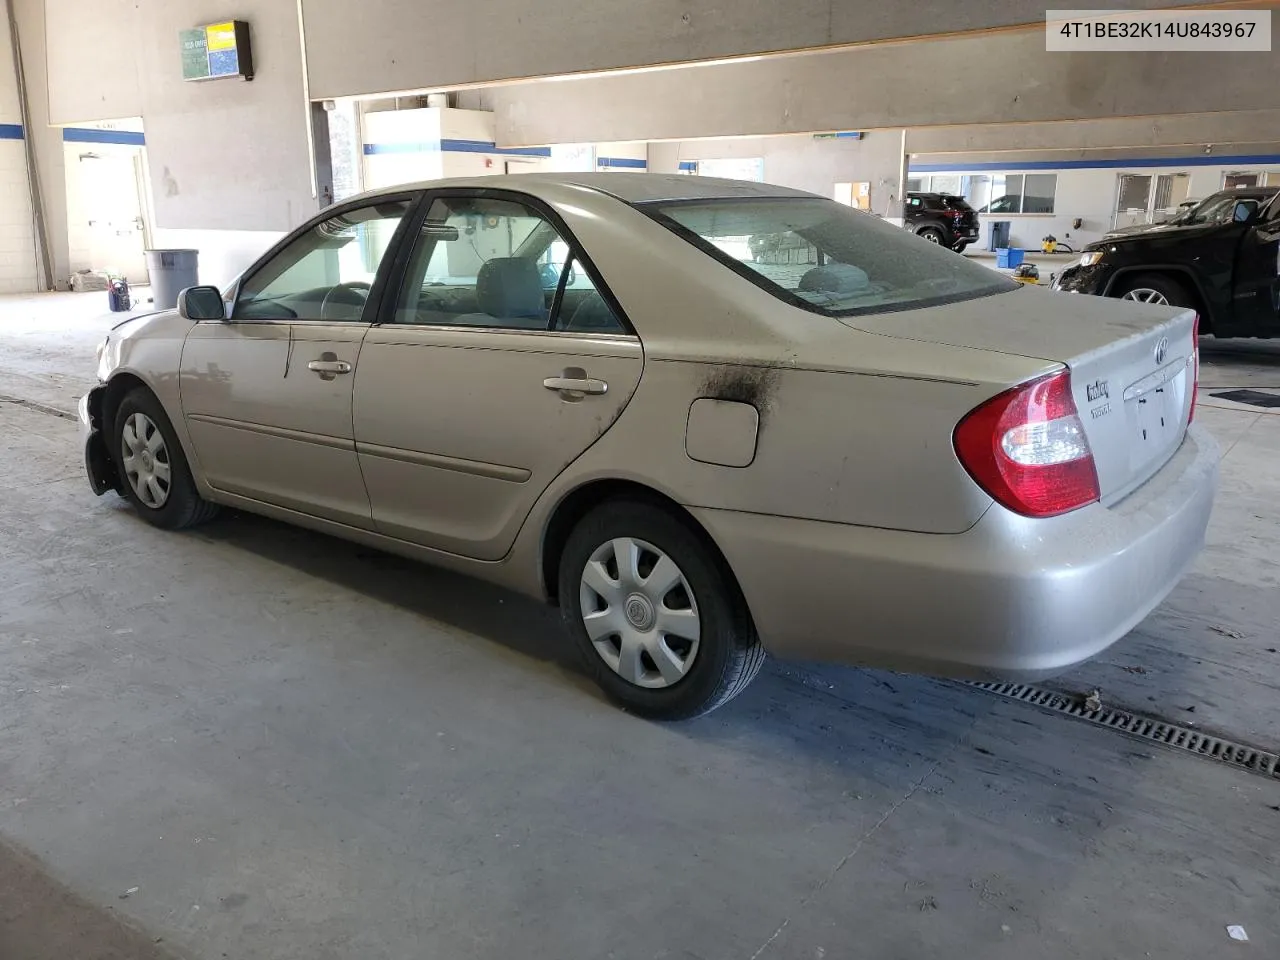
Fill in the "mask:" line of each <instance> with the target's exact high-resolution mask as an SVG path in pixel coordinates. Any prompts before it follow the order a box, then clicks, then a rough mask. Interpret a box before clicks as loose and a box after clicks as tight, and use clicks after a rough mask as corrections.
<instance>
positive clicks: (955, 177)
mask: <svg viewBox="0 0 1280 960" xmlns="http://www.w3.org/2000/svg"><path fill="white" fill-rule="evenodd" d="M929 189H930V191H931V192H932V193H950V194H952V195H953V196H960V175H959V174H946V175H942V174H937V175H935V176H934V177H932V178H931V179H930V181H929Z"/></svg>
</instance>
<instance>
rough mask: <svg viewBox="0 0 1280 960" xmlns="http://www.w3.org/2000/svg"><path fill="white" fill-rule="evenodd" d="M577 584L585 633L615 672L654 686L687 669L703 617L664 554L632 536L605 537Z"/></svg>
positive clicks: (674, 679)
mask: <svg viewBox="0 0 1280 960" xmlns="http://www.w3.org/2000/svg"><path fill="white" fill-rule="evenodd" d="M580 590H581V595H580V599H581V604H582V622H583V624H584V625H585V626H586V628H587V636H588V637H590V638H591V643H592V646H594V647H595V650H596V653H597V654H599V655H600V659H602V660H603V661H604V662H605V663H606V664H608V665H609V668H610V669H611V670H613V672H614V673H616V674H618V676H620V677H622V679H624V680H626V681H627V682H628V683H633V684H635V685H636V686H638V687H646V688H649V689H655V690H656V689H662V688H664V687H669V686H671V685H673V684H675V683H678V682H679V681H680V680H682V679H683V678H684V676H685V675H686V674H687V673H688V672H689V669H690V668H691V667H692V666H693V663H694V660H695V658H696V657H697V654H698V645H699V642H700V640H701V636H702V622H701V618H700V617H699V615H698V608H697V605H696V604H695V603H694V599H693V591H692V590H691V589H690V587H689V581H688V580H686V579H685V576H684V574H683V573H682V572H681V570H680V568H679V567H678V566H677V565H676V563H675V561H674V560H672V559H671V558H670V557H668V556H667V555H666V554H665V553H663V552H662V551H661V550H659V549H658V548H657V547H655V546H653V544H651V543H647V542H645V541H643V540H636V539H633V538H630V537H620V538H618V539H616V540H610V541H609V542H607V543H603V544H601V545H600V546H599V547H598V548H597V549H596V551H595V552H594V553H593V554H592V555H591V558H590V559H589V560H588V561H587V565H586V568H585V569H584V570H583V572H582V582H581V588H580Z"/></svg>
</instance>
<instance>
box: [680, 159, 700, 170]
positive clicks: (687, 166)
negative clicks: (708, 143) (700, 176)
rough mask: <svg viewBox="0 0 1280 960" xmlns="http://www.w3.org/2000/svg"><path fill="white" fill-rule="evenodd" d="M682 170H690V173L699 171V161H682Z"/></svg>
mask: <svg viewBox="0 0 1280 960" xmlns="http://www.w3.org/2000/svg"><path fill="white" fill-rule="evenodd" d="M680 169H681V170H689V171H694V170H697V169H698V161H697V160H681V161H680Z"/></svg>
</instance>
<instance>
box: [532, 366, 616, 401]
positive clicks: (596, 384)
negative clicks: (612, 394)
mask: <svg viewBox="0 0 1280 960" xmlns="http://www.w3.org/2000/svg"><path fill="white" fill-rule="evenodd" d="M542 385H543V386H544V387H546V388H547V389H548V390H555V391H556V392H557V393H559V394H560V395H561V396H562V397H563V398H564V399H565V400H581V399H582V398H583V397H585V396H587V395H591V396H599V395H600V394H602V393H608V392H609V384H607V383H606V382H605V381H603V380H594V379H592V378H591V377H588V376H587V374H586V371H585V370H566V371H565V372H564V375H563V376H559V377H547V379H545V380H543V381H542Z"/></svg>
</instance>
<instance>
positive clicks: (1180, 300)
mask: <svg viewBox="0 0 1280 960" xmlns="http://www.w3.org/2000/svg"><path fill="white" fill-rule="evenodd" d="M1123 290H1124V292H1123V293H1121V294H1120V299H1121V300H1132V301H1134V302H1136V303H1151V304H1156V305H1158V306H1170V307H1189V306H1192V298H1191V294H1190V293H1189V292H1188V291H1187V288H1186V287H1185V286H1183V285H1182V284H1181V283H1179V282H1178V281H1177V280H1175V279H1173V277H1167V276H1165V275H1164V274H1160V273H1144V274H1142V275H1140V276H1137V277H1134V278H1133V279H1132V280H1130V281H1128V282H1127V283H1126V284H1125V285H1124V287H1123Z"/></svg>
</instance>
